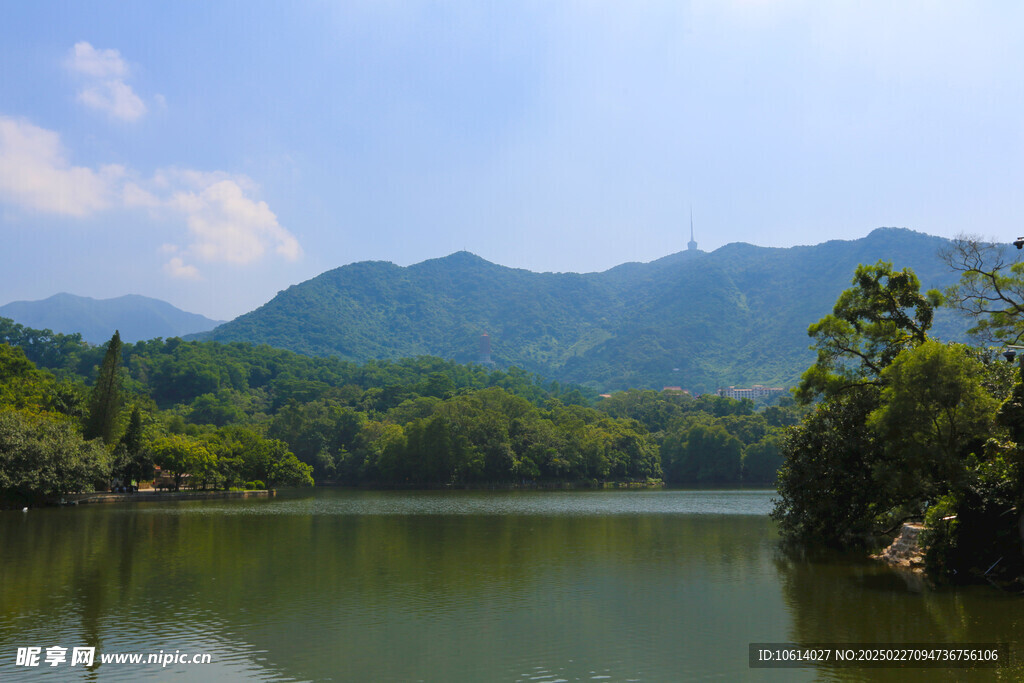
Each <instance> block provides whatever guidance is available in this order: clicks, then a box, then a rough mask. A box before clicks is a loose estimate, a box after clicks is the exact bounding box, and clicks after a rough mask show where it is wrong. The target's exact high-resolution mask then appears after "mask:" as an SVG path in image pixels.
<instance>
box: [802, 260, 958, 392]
mask: <svg viewBox="0 0 1024 683" xmlns="http://www.w3.org/2000/svg"><path fill="white" fill-rule="evenodd" d="M853 285H854V286H853V287H851V288H850V289H847V290H844V291H843V293H842V294H840V295H839V299H838V300H837V301H836V304H835V307H834V308H833V310H832V313H831V314H829V315H826V316H825V317H824V318H822V319H821V320H819V321H818V322H816V323H814V324H812V325H811V326H810V327H809V328H808V329H807V334H808V335H809V336H810V337H812V338H813V339H814V340H815V343H814V344H813V345H812V346H811V348H812V349H814V350H815V351H816V352H817V360H816V361H815V363H814V365H812V366H811V367H810V368H808V370H807V371H806V372H805V373H804V375H803V377H802V378H801V381H800V385H799V387H798V388H797V392H796V395H797V398H798V399H800V400H801V401H804V402H810V401H812V400H813V399H815V398H816V397H818V396H822V395H824V396H831V395H833V394H835V393H837V392H839V391H842V390H843V389H845V388H847V387H849V386H852V385H854V384H861V383H864V382H871V381H875V380H876V378H877V377H878V375H879V373H881V372H882V370H883V369H884V368H885V367H886V366H888V365H889V363H891V362H892V361H893V359H895V358H896V356H897V355H898V354H899V353H900V351H903V350H904V349H907V348H911V347H914V346H917V345H920V344H923V343H924V342H925V340H926V339H927V332H928V329H929V328H930V327H931V324H932V318H933V316H934V310H935V307H936V306H938V305H939V304H940V302H941V296H940V295H939V293H938V292H935V291H931V292H929V293H928V295H927V296H926V295H923V294H921V292H920V289H921V285H920V282H919V281H918V279H917V275H915V274H914V272H913V271H912V270H910V269H909V268H904V269H903V270H899V271H895V270H893V268H892V264H891V263H888V262H885V261H879V262H878V263H876V264H875V265H873V266H866V265H863V264H862V265H859V266H857V270H856V272H855V273H854V276H853Z"/></svg>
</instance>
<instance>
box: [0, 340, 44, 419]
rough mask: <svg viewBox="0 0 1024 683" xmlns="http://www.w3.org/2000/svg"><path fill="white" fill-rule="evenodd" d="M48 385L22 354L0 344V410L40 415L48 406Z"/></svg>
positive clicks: (13, 348)
mask: <svg viewBox="0 0 1024 683" xmlns="http://www.w3.org/2000/svg"><path fill="white" fill-rule="evenodd" d="M52 384H53V382H52V380H50V379H49V377H48V376H47V374H46V373H44V372H41V371H40V370H37V369H36V366H35V364H34V363H33V362H32V361H30V360H29V359H28V358H27V357H26V356H25V352H24V351H22V350H21V349H20V348H17V347H14V346H10V345H8V344H0V406H6V407H10V408H19V409H22V408H24V409H29V410H31V411H33V412H40V411H43V410H45V409H46V406H47V405H48V404H49V403H50V395H51V393H52V391H53V388H52V386H51V385H52Z"/></svg>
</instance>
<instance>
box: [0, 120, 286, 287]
mask: <svg viewBox="0 0 1024 683" xmlns="http://www.w3.org/2000/svg"><path fill="white" fill-rule="evenodd" d="M257 191H258V188H257V186H256V184H255V183H254V182H253V181H252V180H251V179H249V178H248V177H246V176H243V175H232V174H229V173H225V172H223V171H199V170H194V169H182V168H166V169H159V170H157V171H156V172H155V173H154V174H153V176H152V178H150V179H149V180H143V179H141V178H140V177H139V174H138V173H136V172H132V171H131V170H129V169H125V168H124V167H123V166H117V165H109V166H101V167H100V168H99V169H92V168H86V167H82V166H72V165H71V163H70V162H69V161H68V160H67V157H66V155H65V153H64V150H63V147H62V145H61V142H60V136H59V135H58V134H57V133H55V132H53V131H49V130H46V129H44V128H40V127H39V126H36V125H34V124H32V123H29V122H28V121H25V120H20V119H14V118H11V117H6V116H0V201H2V202H4V203H7V204H10V205H12V206H17V207H21V208H24V209H29V210H34V211H43V212H46V213H56V214H63V215H68V216H78V217H82V216H87V215H89V214H93V213H96V212H98V211H102V210H114V209H129V210H131V209H147V210H149V212H150V214H151V215H152V216H155V217H157V218H159V219H164V220H168V219H169V220H171V221H174V220H178V221H182V225H183V227H184V228H185V229H186V230H187V234H188V237H187V238H186V239H185V240H183V241H186V242H187V243H188V245H187V246H186V247H182V248H180V251H179V246H178V245H167V244H165V245H164V246H163V247H161V251H162V252H163V253H166V254H176V255H175V256H174V257H173V258H171V260H170V261H169V262H168V263H167V264H166V265H165V267H164V270H165V272H167V273H168V274H170V275H172V276H173V277H179V278H198V277H199V271H198V269H197V268H196V267H195V266H193V265H189V264H186V262H185V259H189V260H195V259H199V260H201V261H205V262H207V263H230V264H235V265H249V264H253V263H257V262H259V261H261V260H263V259H264V258H265V257H266V256H267V254H268V252H273V253H274V254H276V255H277V256H279V257H281V258H284V259H285V260H288V261H295V260H297V259H298V258H299V257H300V256H302V248H301V247H300V246H299V242H298V240H297V239H296V238H295V236H294V235H292V234H291V233H290V232H289V231H288V230H287V229H285V228H284V227H282V226H281V224H280V223H279V222H278V220H277V216H276V215H275V214H274V212H273V211H271V210H270V207H269V206H268V205H267V203H266V202H265V201H261V200H259V199H256V198H255V197H254V195H256V194H257Z"/></svg>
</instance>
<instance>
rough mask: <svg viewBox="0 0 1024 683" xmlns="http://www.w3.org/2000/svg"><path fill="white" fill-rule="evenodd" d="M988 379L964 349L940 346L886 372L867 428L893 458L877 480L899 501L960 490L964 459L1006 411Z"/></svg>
mask: <svg viewBox="0 0 1024 683" xmlns="http://www.w3.org/2000/svg"><path fill="white" fill-rule="evenodd" d="M984 376H985V367H984V366H983V365H982V363H981V362H979V361H978V360H976V359H975V358H973V357H972V356H971V354H969V353H968V352H967V351H966V350H965V348H964V347H962V346H959V345H955V346H947V345H944V344H941V343H939V342H936V341H928V342H925V343H924V344H922V345H921V346H919V347H917V348H915V349H907V350H905V351H903V352H901V353H900V354H899V356H897V357H896V358H895V359H894V360H893V362H892V364H891V365H889V366H888V367H887V368H885V370H883V371H882V374H881V379H882V382H883V384H884V386H885V388H884V389H883V391H882V396H881V400H880V405H879V407H878V408H877V409H875V410H874V411H873V412H872V413H871V415H869V416H868V421H867V424H868V427H869V428H871V429H872V430H874V431H875V433H876V434H877V435H878V437H879V438H880V439H881V441H882V443H884V444H885V449H886V450H887V452H888V457H886V458H885V459H884V460H883V461H881V462H879V463H877V464H876V466H875V471H874V472H873V475H874V477H875V478H876V479H877V480H878V481H879V485H880V486H881V487H883V488H886V489H889V490H891V491H892V493H891V496H892V497H893V499H898V498H902V499H903V500H904V501H907V502H912V503H920V502H924V501H928V500H933V499H935V498H936V497H937V496H938V495H939V494H941V492H942V491H943V490H946V489H947V488H948V487H949V486H954V487H955V486H957V480H958V478H959V476H960V475H961V473H962V471H963V466H962V462H961V459H962V456H963V455H965V454H966V453H969V452H971V451H975V450H978V449H979V448H980V446H981V445H982V444H983V443H984V441H985V439H986V438H988V435H989V434H991V433H992V431H993V427H994V424H993V421H994V418H995V414H996V410H997V409H998V407H999V401H997V400H996V398H995V397H993V396H992V395H991V394H989V393H988V392H987V391H986V390H985V389H984V387H983V385H982V379H983V378H984Z"/></svg>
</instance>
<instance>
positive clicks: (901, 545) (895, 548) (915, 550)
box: [872, 522, 924, 571]
mask: <svg viewBox="0 0 1024 683" xmlns="http://www.w3.org/2000/svg"><path fill="white" fill-rule="evenodd" d="M922 531H924V525H923V524H917V523H913V522H907V523H904V525H903V528H902V529H900V533H899V535H897V536H896V538H895V539H893V542H892V545H890V546H889V547H888V548H886V549H885V550H883V551H882V552H880V553H878V554H877V555H872V557H874V558H875V559H877V560H882V561H883V562H886V563H888V564H890V565H892V566H894V567H902V568H904V569H911V570H913V571H923V570H924V548H923V547H922V546H921V540H920V536H921V532H922Z"/></svg>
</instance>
